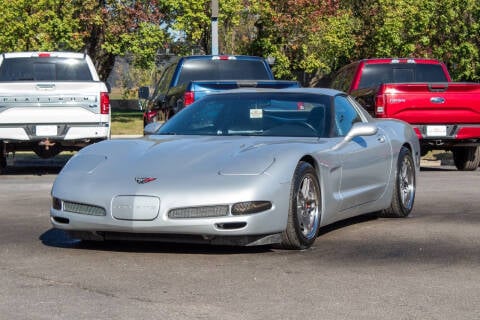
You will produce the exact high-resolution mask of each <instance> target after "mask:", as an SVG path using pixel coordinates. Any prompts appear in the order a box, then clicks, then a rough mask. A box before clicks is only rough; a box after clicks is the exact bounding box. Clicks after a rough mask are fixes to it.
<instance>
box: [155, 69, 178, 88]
mask: <svg viewBox="0 0 480 320" xmlns="http://www.w3.org/2000/svg"><path fill="white" fill-rule="evenodd" d="M176 66H177V65H176V64H172V65H170V66H168V67H167V69H165V72H164V73H163V75H162V78H161V79H160V81H159V82H158V93H163V94H166V93H167V91H168V88H169V87H170V82H171V81H172V77H173V73H174V72H175V67H176Z"/></svg>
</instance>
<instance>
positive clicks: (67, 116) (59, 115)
mask: <svg viewBox="0 0 480 320" xmlns="http://www.w3.org/2000/svg"><path fill="white" fill-rule="evenodd" d="M110 119H111V116H110V98H109V96H108V89H107V86H106V84H105V83H104V82H102V81H100V79H99V77H98V74H97V72H96V70H95V66H94V65H93V63H92V60H91V59H90V57H89V56H88V55H86V54H83V53H73V52H15V53H4V54H1V55H0V172H1V171H2V169H3V168H5V166H6V157H7V154H8V153H9V152H15V151H34V152H35V153H36V154H37V155H38V156H39V157H42V158H49V157H53V156H55V155H57V154H58V153H59V152H61V151H64V150H71V151H74V150H79V149H80V148H82V147H84V146H86V145H88V144H91V143H94V142H97V141H100V140H105V139H108V138H109V136H110V121H111V120H110Z"/></svg>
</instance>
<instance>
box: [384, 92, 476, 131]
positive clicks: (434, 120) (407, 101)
mask: <svg viewBox="0 0 480 320" xmlns="http://www.w3.org/2000/svg"><path fill="white" fill-rule="evenodd" d="M383 92H384V98H383V99H384V103H385V114H386V116H387V117H391V118H396V119H401V120H404V121H406V122H408V123H411V124H446V123H450V124H455V123H464V124H469V123H476V124H478V123H480V84H476V83H431V84H425V83H405V84H398V83H397V84H384V85H383Z"/></svg>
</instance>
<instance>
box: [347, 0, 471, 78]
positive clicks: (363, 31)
mask: <svg viewBox="0 0 480 320" xmlns="http://www.w3.org/2000/svg"><path fill="white" fill-rule="evenodd" d="M344 5H345V6H348V7H354V8H356V11H355V12H357V18H358V19H359V21H361V23H362V28H360V29H358V30H359V32H358V33H357V37H358V40H359V41H358V43H357V51H356V52H357V54H356V58H363V57H430V58H437V59H439V60H442V61H444V62H445V63H446V64H447V66H448V67H449V69H450V71H451V74H452V77H453V78H454V79H455V80H474V81H478V80H479V79H480V56H479V46H480V36H479V34H480V3H479V2H478V1H477V0H444V1H438V0H368V1H363V2H362V1H355V0H354V1H345V2H344Z"/></svg>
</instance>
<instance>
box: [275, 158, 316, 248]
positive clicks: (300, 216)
mask: <svg viewBox="0 0 480 320" xmlns="http://www.w3.org/2000/svg"><path fill="white" fill-rule="evenodd" d="M292 184H293V185H292V188H291V191H290V208H289V212H288V220H287V229H286V230H285V231H284V232H283V233H282V242H281V246H282V247H283V248H285V249H307V248H309V247H310V246H311V245H312V244H313V243H314V242H315V239H316V238H317V232H318V229H319V225H320V215H321V208H322V204H321V197H320V184H319V183H318V178H317V173H316V172H315V169H314V168H313V167H312V166H311V165H310V164H308V163H306V162H303V161H302V162H300V163H299V164H298V165H297V168H296V169H295V173H294V175H293V181H292Z"/></svg>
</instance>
